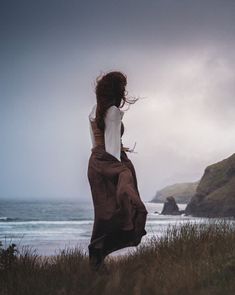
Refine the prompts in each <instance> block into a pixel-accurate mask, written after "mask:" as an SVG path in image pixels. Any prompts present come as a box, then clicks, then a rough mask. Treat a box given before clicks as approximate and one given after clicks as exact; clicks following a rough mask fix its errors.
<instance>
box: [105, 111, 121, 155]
mask: <svg viewBox="0 0 235 295" xmlns="http://www.w3.org/2000/svg"><path fill="white" fill-rule="evenodd" d="M104 121H105V131H104V140H105V150H106V152H107V153H109V154H111V155H113V156H114V157H115V158H116V159H118V161H121V113H120V110H119V108H118V107H116V106H111V107H110V108H108V110H107V113H106V116H105V119H104Z"/></svg>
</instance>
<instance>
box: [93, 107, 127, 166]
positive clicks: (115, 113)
mask: <svg viewBox="0 0 235 295" xmlns="http://www.w3.org/2000/svg"><path fill="white" fill-rule="evenodd" d="M123 115H124V112H123V111H121V110H120V109H119V108H118V107H116V106H111V107H110V108H108V110H107V112H106V116H105V118H104V122H105V130H104V141H105V150H106V152H107V153H109V154H111V155H113V156H114V157H115V158H117V159H118V160H119V161H121V159H120V158H121V121H122V117H123ZM95 116H96V104H95V105H94V106H93V108H92V111H91V113H90V114H89V120H90V121H93V120H95ZM89 125H90V134H91V142H92V146H93V147H95V139H94V134H93V131H92V127H91V123H90V124H89Z"/></svg>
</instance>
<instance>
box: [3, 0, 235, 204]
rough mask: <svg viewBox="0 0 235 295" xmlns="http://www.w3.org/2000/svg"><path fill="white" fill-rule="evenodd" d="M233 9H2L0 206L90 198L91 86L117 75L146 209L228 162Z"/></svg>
mask: <svg viewBox="0 0 235 295" xmlns="http://www.w3.org/2000/svg"><path fill="white" fill-rule="evenodd" d="M234 69H235V1H233V0H220V1H218V0H213V1H212V0H211V1H210V0H203V1H200V0H197V1H193V0H185V1H184V0H172V1H170V0H162V1H159V0H151V1H150V0H143V1H140V0H107V1H102V0H101V1H79V0H77V1H75V0H73V1H71V0H66V1H65V0H64V1H62V0H46V1H44V0H40V1H38V0H37V1H34V0H29V1H24V0H21V1H11V0H6V1H4V0H1V1H0V198H22V199H26V198H27V199H52V198H53V199H57V198H60V199H78V200H82V199H83V200H84V199H85V200H90V199H91V194H90V187H89V184H88V180H87V163H88V159H89V156H90V149H91V140H90V134H89V125H88V114H89V112H90V110H91V108H92V106H93V104H94V103H95V93H94V87H95V78H96V77H97V76H98V75H99V74H100V73H101V72H107V71H109V70H120V71H123V72H124V73H125V74H126V75H127V78H128V85H127V90H128V92H129V95H130V96H141V97H143V99H141V100H139V101H138V102H137V103H136V104H135V105H133V106H131V108H130V109H129V110H128V111H126V112H125V114H124V117H123V123H124V125H125V134H124V135H123V143H124V144H125V145H126V146H130V147H132V146H133V145H134V143H135V142H137V145H136V151H137V153H136V154H130V155H129V157H130V159H131V160H132V162H133V164H134V165H135V168H136V172H137V177H138V182H139V189H140V193H141V196H142V198H143V199H144V200H149V199H151V198H152V197H153V196H154V195H155V193H156V191H157V190H158V189H161V188H162V187H164V186H165V185H169V184H173V183H176V182H188V181H196V180H198V179H200V177H201V176H202V174H203V172H204V169H205V167H206V166H207V165H209V164H212V163H214V162H217V161H220V160H222V159H224V158H226V157H228V156H230V155H231V154H233V153H234V152H235V116H234V115H235V71H234Z"/></svg>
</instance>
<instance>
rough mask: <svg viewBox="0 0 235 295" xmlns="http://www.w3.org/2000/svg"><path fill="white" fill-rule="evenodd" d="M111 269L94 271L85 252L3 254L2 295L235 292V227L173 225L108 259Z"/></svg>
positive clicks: (221, 222) (0, 259) (0, 265)
mask: <svg viewBox="0 0 235 295" xmlns="http://www.w3.org/2000/svg"><path fill="white" fill-rule="evenodd" d="M7 255H8V256H9V257H8V256H7ZM6 256H7V257H8V258H7V259H6ZM106 265H107V267H108V269H109V274H102V273H94V272H92V271H91V270H90V269H89V265H88V257H87V256H85V255H84V254H83V252H82V251H81V250H80V249H75V250H69V249H66V250H64V251H61V252H60V253H59V254H58V255H57V256H51V257H47V258H45V257H41V256H38V255H37V254H36V252H33V251H32V250H30V251H29V250H25V251H23V253H18V252H16V253H10V254H9V253H8V254H7V253H5V252H4V253H3V250H2V252H1V255H0V294H1V295H8V294H14V295H17V294H20V295H21V294H22V295H27V294H29V295H34V294H40V295H46V294H50V295H52V294H58V295H64V294H71V295H73V294H76V295H77V294H78V295H82V294H89V295H90V294H91V295H92V294H99V295H106V294H107V295H121V294H128V295H129V294H135V295H140V294H141V295H142V294H146V295H149V294H157V295H158V294H159V295H161V294H164V295H170V294H179V295H184V294H186V295H191V294H197V295H208V294H213V295H216V294H221V295H222V294H223V295H227V294H235V227H234V225H233V224H232V222H229V221H225V220H223V219H220V220H217V221H211V222H210V223H209V224H207V225H206V224H196V223H187V224H182V225H181V226H180V227H176V226H169V227H168V229H167V233H166V235H165V236H164V237H161V238H158V237H156V236H155V237H153V238H151V239H150V240H148V242H147V243H146V244H141V245H140V246H139V247H137V251H135V252H133V253H130V254H129V255H127V256H121V257H118V258H117V257H116V258H115V257H112V258H111V257H107V258H106Z"/></svg>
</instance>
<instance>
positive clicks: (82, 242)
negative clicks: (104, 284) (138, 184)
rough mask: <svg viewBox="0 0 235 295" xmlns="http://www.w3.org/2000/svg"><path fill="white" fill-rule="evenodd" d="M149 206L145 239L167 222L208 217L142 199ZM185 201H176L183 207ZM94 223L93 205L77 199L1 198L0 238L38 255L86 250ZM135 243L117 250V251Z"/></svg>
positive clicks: (203, 219)
mask: <svg viewBox="0 0 235 295" xmlns="http://www.w3.org/2000/svg"><path fill="white" fill-rule="evenodd" d="M145 205H146V208H147V210H148V212H149V213H148V216H147V224H146V231H147V235H146V236H144V237H143V239H142V242H143V243H144V242H145V241H146V240H147V239H148V238H150V237H151V236H153V235H156V236H161V235H164V233H165V231H166V228H167V226H168V225H169V224H177V225H180V224H182V223H184V222H188V221H190V222H205V221H206V220H207V218H197V217H192V216H185V215H184V214H182V215H178V216H174V215H159V214H157V213H154V212H156V211H157V212H161V210H162V207H163V203H148V202H147V203H145ZM185 207H186V204H179V208H180V209H184V208H185ZM92 226H93V206H92V204H91V203H88V202H79V201H18V200H17V201H13V200H8V201H6V200H0V240H1V241H2V242H3V246H7V245H8V244H9V243H15V244H17V245H18V248H19V250H21V249H22V248H27V247H28V248H31V249H34V250H36V252H37V253H38V254H39V255H54V254H57V253H58V252H59V251H60V250H62V249H65V248H73V247H80V248H82V250H83V251H84V252H86V253H87V246H88V244H89V241H90V237H91V233H92ZM129 250H135V247H131V248H126V249H124V250H119V251H116V252H114V253H113V254H111V255H119V254H124V253H126V252H128V251H129Z"/></svg>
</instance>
